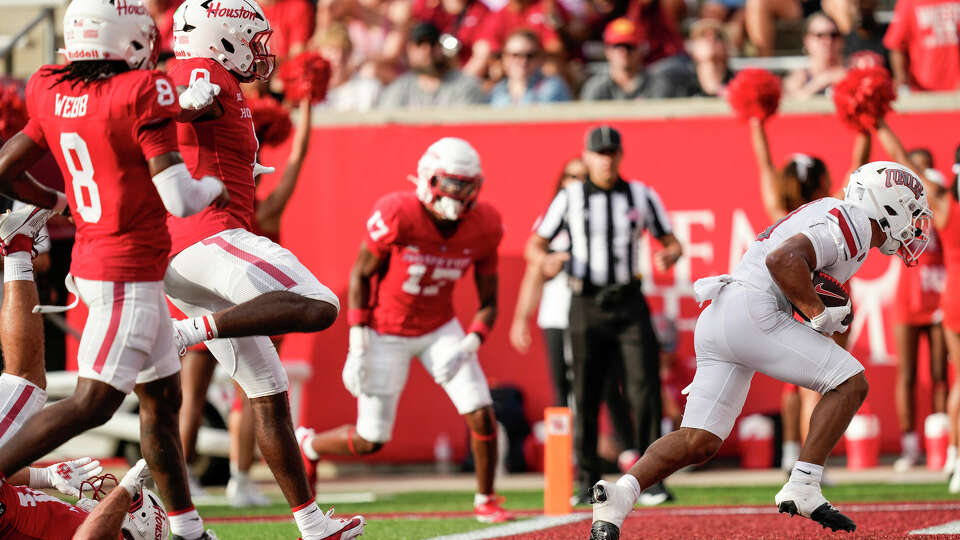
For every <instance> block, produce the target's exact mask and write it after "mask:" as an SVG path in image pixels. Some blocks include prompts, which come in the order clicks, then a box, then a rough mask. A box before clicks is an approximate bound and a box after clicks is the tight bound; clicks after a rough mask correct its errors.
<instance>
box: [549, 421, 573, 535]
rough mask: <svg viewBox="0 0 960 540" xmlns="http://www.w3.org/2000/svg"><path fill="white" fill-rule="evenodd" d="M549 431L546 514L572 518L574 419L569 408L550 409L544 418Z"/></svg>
mask: <svg viewBox="0 0 960 540" xmlns="http://www.w3.org/2000/svg"><path fill="white" fill-rule="evenodd" d="M544 424H546V428H547V442H546V448H545V456H544V464H543V470H544V474H545V475H546V478H545V482H544V484H545V485H544V490H543V513H544V514H546V515H554V516H555V515H562V514H569V513H570V512H571V511H572V508H571V506H570V496H571V495H572V493H573V456H572V454H573V416H572V415H571V414H570V409H568V408H567V407H547V409H546V411H545V415H544Z"/></svg>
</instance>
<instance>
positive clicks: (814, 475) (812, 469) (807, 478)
mask: <svg viewBox="0 0 960 540" xmlns="http://www.w3.org/2000/svg"><path fill="white" fill-rule="evenodd" d="M822 477H823V465H814V464H813V463H807V462H805V461H797V462H796V463H794V464H793V472H791V473H790V481H791V482H798V483H800V484H811V485H817V486H819V485H820V479H821V478H822Z"/></svg>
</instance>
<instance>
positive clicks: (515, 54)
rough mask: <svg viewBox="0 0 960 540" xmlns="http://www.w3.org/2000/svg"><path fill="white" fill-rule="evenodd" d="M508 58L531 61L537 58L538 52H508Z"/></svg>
mask: <svg viewBox="0 0 960 540" xmlns="http://www.w3.org/2000/svg"><path fill="white" fill-rule="evenodd" d="M507 56H511V57H513V58H523V59H524V60H530V59H532V58H536V57H537V52H536V51H507Z"/></svg>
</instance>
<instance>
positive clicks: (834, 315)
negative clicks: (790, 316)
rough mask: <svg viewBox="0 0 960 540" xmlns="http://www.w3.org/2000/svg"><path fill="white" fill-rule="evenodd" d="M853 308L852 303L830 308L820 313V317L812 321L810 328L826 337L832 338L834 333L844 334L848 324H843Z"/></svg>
mask: <svg viewBox="0 0 960 540" xmlns="http://www.w3.org/2000/svg"><path fill="white" fill-rule="evenodd" d="M851 309H852V306H851V304H850V301H849V300H847V303H846V304H845V305H842V306H837V307H828V308H826V309H824V310H823V311H822V312H820V314H819V315H817V316H815V317H813V318H811V319H810V327H811V328H813V329H814V330H816V331H817V332H820V333H821V334H823V335H825V336H832V335H833V334H834V333H837V332H839V333H841V334H842V333H844V332H846V331H847V327H848V326H849V325H848V324H843V320H844V319H846V318H847V315H849V314H850V310H851Z"/></svg>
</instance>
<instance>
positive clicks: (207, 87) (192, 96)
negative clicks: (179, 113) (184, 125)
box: [180, 79, 220, 111]
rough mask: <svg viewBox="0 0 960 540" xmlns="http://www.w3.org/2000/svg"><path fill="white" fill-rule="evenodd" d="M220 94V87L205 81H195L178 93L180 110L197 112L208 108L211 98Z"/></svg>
mask: <svg viewBox="0 0 960 540" xmlns="http://www.w3.org/2000/svg"><path fill="white" fill-rule="evenodd" d="M218 94H220V85H219V84H214V83H211V82H210V81H208V80H206V79H197V80H195V81H193V83H191V84H190V86H188V87H187V89H186V90H184V91H183V92H180V108H181V109H188V110H193V111H199V110H201V109H204V108H206V107H209V106H210V104H211V103H213V98H215V97H216V96H217V95H218Z"/></svg>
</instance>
